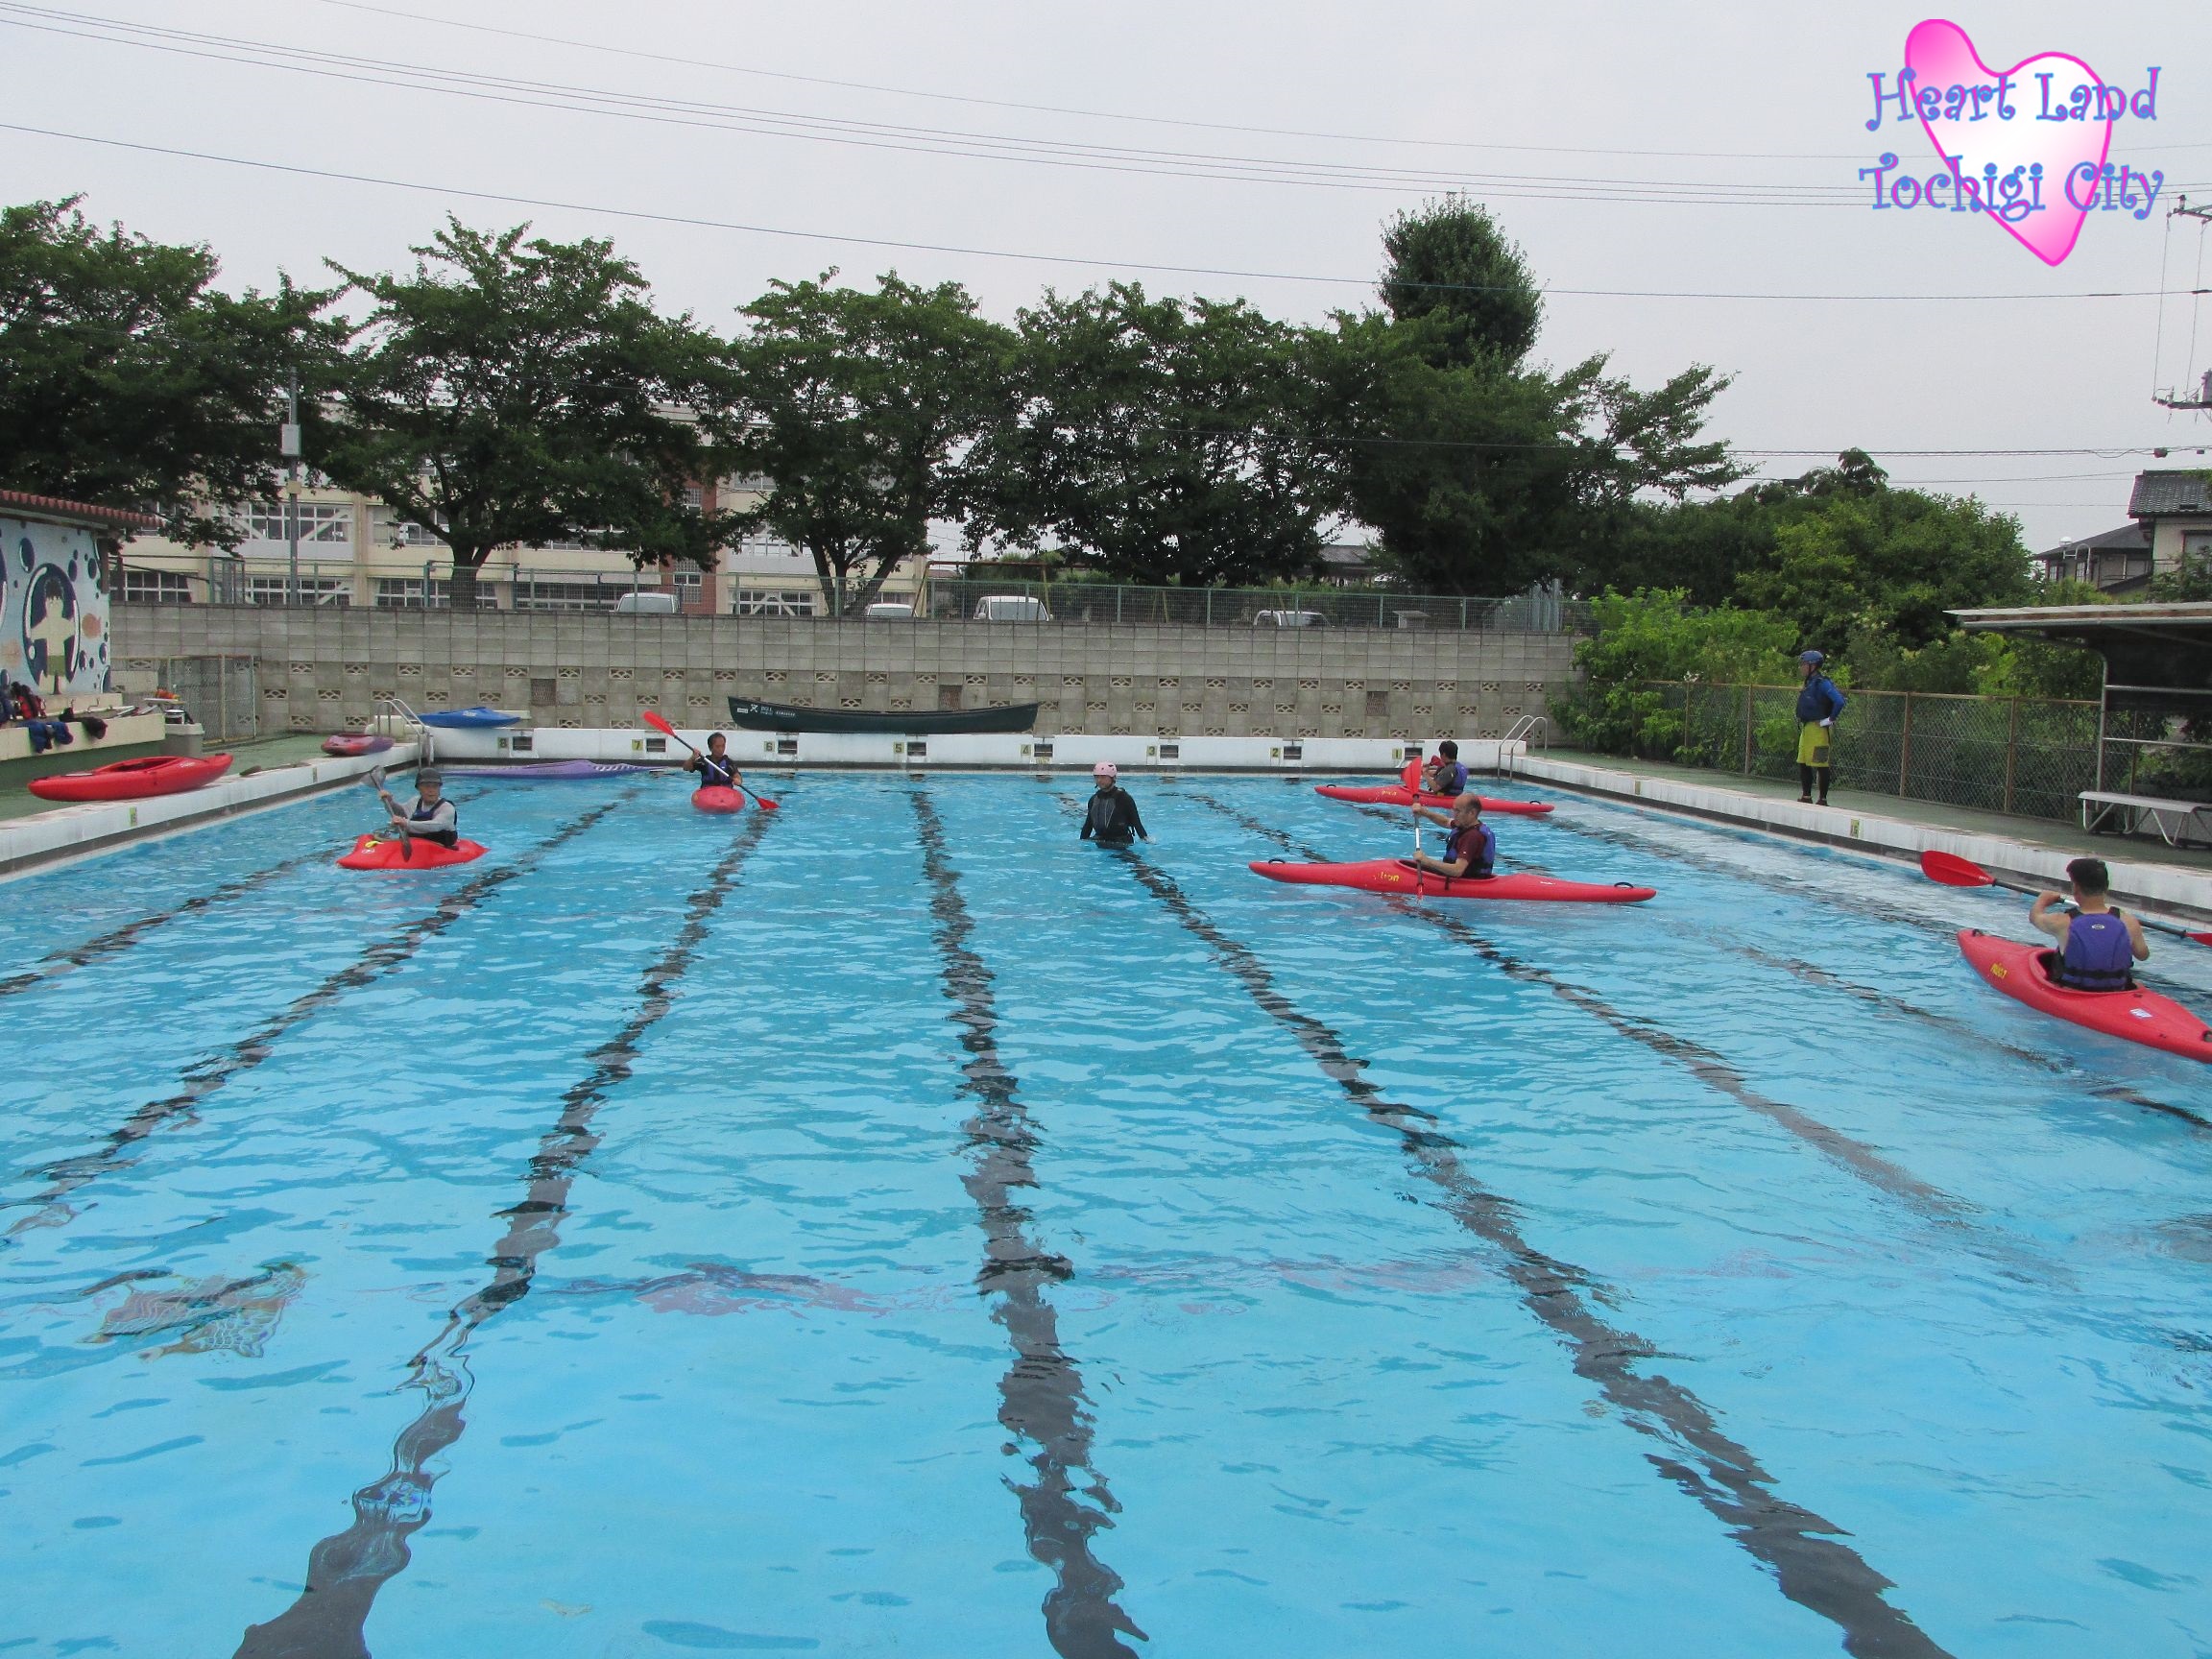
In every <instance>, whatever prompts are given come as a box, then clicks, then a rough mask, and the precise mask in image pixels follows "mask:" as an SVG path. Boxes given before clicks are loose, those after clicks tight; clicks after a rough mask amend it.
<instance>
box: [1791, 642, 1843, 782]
mask: <svg viewBox="0 0 2212 1659" xmlns="http://www.w3.org/2000/svg"><path fill="white" fill-rule="evenodd" d="M1825 661H1827V659H1826V658H1825V657H1823V656H1821V654H1820V653H1819V652H1817V651H1808V652H1806V653H1805V654H1804V655H1803V656H1801V657H1799V658H1798V659H1797V672H1798V677H1799V678H1800V679H1802V680H1803V681H1804V682H1805V684H1804V686H1803V688H1802V689H1801V690H1799V691H1798V693H1797V799H1798V802H1799V803H1800V804H1801V805H1808V806H1811V805H1820V806H1825V805H1828V780H1829V778H1830V777H1831V776H1832V775H1833V774H1834V772H1835V770H1836V759H1835V756H1836V749H1835V736H1836V716H1837V715H1839V714H1840V713H1842V712H1843V704H1844V702H1845V698H1844V696H1843V693H1842V692H1841V691H1839V690H1838V689H1837V687H1836V682H1835V681H1833V680H1831V679H1829V678H1828V676H1827V675H1825V674H1823V673H1822V672H1821V671H1820V665H1821V663H1823V662H1825ZM1815 783H1817V784H1818V785H1819V787H1820V799H1819V800H1818V801H1817V802H1815V801H1814V799H1813V787H1814V785H1815Z"/></svg>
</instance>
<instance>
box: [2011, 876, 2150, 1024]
mask: <svg viewBox="0 0 2212 1659" xmlns="http://www.w3.org/2000/svg"><path fill="white" fill-rule="evenodd" d="M2066 878H2067V880H2069V881H2070V882H2072V883H2073V886H2074V906H2075V910H2076V912H2077V914H2075V915H2072V916H2062V915H2056V914H2054V912H2055V911H2056V907H2057V906H2058V905H2060V904H2062V903H2064V902H2065V901H2064V900H2062V899H2060V898H2059V897H2058V895H2057V894H2056V893H2038V894H2036V895H2035V902H2034V904H2033V906H2032V908H2031V909H2030V910H2029V912H2028V920H2029V921H2030V922H2032V923H2033V924H2034V925H2035V926H2037V927H2038V928H2040V929H2041V930H2042V931H2044V932H2046V933H2048V934H2050V935H2051V937H2052V938H2054V939H2056V940H2057V941H2058V971H2057V973H2056V974H2055V975H2053V977H2055V978H2056V980H2057V981H2058V983H2059V984H2061V985H2063V986H2065V987H2066V989H2067V990H2069V991H2127V990H2130V989H2132V988H2133V986H2134V984H2135V974H2134V972H2133V969H2134V964H2135V963H2137V962H2148V961H2150V960H2151V942H2150V941H2149V940H2148V939H2145V938H2144V937H2143V924H2142V923H2140V922H2138V921H2136V920H2135V918H2134V917H2132V916H2130V915H2128V913H2127V912H2125V911H2123V910H2115V909H2114V908H2113V907H2112V875H2111V872H2110V871H2108V870H2106V869H2105V868H2104V859H2102V858H2077V859H2075V860H2074V862H2073V863H2071V864H2069V865H2067V866H2066Z"/></svg>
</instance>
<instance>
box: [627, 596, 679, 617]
mask: <svg viewBox="0 0 2212 1659" xmlns="http://www.w3.org/2000/svg"><path fill="white" fill-rule="evenodd" d="M614 613H615V614H616V615H618V616H673V615H675V614H676V595H675V594H673V593H659V592H652V591H649V590H647V589H638V590H637V592H635V593H625V594H623V595H622V597H621V598H619V599H617V600H615V601H614Z"/></svg>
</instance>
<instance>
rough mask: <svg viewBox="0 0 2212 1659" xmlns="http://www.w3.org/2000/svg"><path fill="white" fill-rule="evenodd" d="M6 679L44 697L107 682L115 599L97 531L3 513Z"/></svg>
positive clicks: (1, 665)
mask: <svg viewBox="0 0 2212 1659" xmlns="http://www.w3.org/2000/svg"><path fill="white" fill-rule="evenodd" d="M0 556H4V557H5V559H6V561H7V569H8V585H7V589H6V591H5V592H4V593H0V674H5V675H6V676H7V677H8V678H9V680H10V681H12V682H14V683H18V684H22V685H31V686H33V687H34V688H36V690H37V692H38V694H39V695H40V696H42V697H72V696H77V695H80V694H83V693H86V692H92V691H98V690H101V689H102V688H104V687H105V686H106V685H107V684H108V594H107V591H106V589H103V588H102V587H101V586H100V557H99V550H98V548H97V547H96V546H95V544H94V542H93V540H92V532H91V531H89V530H82V529H76V528H72V527H71V526H68V525H65V524H49V523H46V522H44V521H42V520H40V519H36V518H16V517H10V516H8V515H7V514H5V513H0Z"/></svg>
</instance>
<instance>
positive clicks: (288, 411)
mask: <svg viewBox="0 0 2212 1659" xmlns="http://www.w3.org/2000/svg"><path fill="white" fill-rule="evenodd" d="M276 452H277V454H279V455H281V456H282V457H283V458H284V545H285V547H286V549H287V550H288V552H289V554H290V564H289V565H288V566H287V571H288V573H287V575H286V576H285V578H284V603H285V604H286V605H297V604H299V603H300V371H299V370H297V369H295V370H293V371H292V378H291V381H290V382H289V384H288V385H287V386H286V388H285V392H284V426H283V430H282V431H280V432H279V433H278V434H277V438H276Z"/></svg>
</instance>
